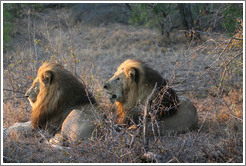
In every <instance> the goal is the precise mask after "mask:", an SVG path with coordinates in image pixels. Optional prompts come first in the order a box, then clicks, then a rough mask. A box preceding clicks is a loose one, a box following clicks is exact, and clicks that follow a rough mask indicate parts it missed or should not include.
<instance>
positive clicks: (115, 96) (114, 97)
mask: <svg viewBox="0 0 246 166" xmlns="http://www.w3.org/2000/svg"><path fill="white" fill-rule="evenodd" d="M116 98H117V95H115V94H113V95H112V96H111V97H110V101H111V103H114V102H115V101H116Z"/></svg>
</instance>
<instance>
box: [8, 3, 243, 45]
mask: <svg viewBox="0 0 246 166" xmlns="http://www.w3.org/2000/svg"><path fill="white" fill-rule="evenodd" d="M73 5H74V4H28V3H25V4H23V3H22V4H20V3H8V4H6V3H5V4H4V6H3V25H4V28H3V38H4V50H5V49H6V48H7V45H8V44H7V43H8V42H10V41H11V39H12V38H13V37H14V35H15V28H17V27H15V22H16V20H17V19H18V18H22V17H24V16H25V15H26V14H28V12H29V14H31V13H33V12H32V11H41V10H44V9H45V8H47V7H54V6H56V7H57V6H58V7H72V6H73ZM96 5H98V4H90V6H92V7H93V6H96ZM125 5H126V6H127V8H128V9H129V17H128V23H129V24H135V25H139V26H147V27H150V28H156V29H158V30H159V32H160V34H161V35H162V38H163V41H168V40H170V39H169V38H170V33H171V32H172V31H173V30H174V29H183V30H185V33H187V32H190V31H193V32H196V36H195V37H197V38H199V32H220V33H226V34H227V35H228V36H232V35H233V34H234V31H235V29H236V27H237V26H238V19H242V16H243V4H239V3H192V4H181V3H179V4H176V3H171V4H169V3H160V4H151V3H148V4H147V3H141V4H125ZM27 11H28V12H27ZM115 19H118V18H115Z"/></svg>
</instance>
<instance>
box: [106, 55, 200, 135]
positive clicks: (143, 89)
mask: <svg viewBox="0 0 246 166" xmlns="http://www.w3.org/2000/svg"><path fill="white" fill-rule="evenodd" d="M154 87H156V89H155V92H154V94H153V95H152V97H151V100H152V111H153V113H154V115H155V116H156V118H157V119H158V120H159V122H161V125H160V128H161V129H163V130H168V131H178V132H181V131H185V130H186V129H191V128H193V127H195V126H196V125H197V121H198V116H197V111H196V108H195V107H194V105H193V104H192V103H191V102H190V101H189V100H188V99H186V98H184V97H178V96H177V95H176V93H175V91H174V90H173V89H172V88H170V87H169V86H168V83H167V80H165V79H164V78H162V76H161V75H160V74H159V73H158V72H157V71H155V70H153V69H151V68H150V67H149V66H148V65H147V64H145V63H143V62H141V61H138V60H131V59H128V60H126V61H125V62H123V63H122V64H121V65H120V66H119V67H118V70H117V71H116V72H115V73H114V76H113V77H112V78H111V79H110V80H108V81H107V82H106V83H105V85H104V89H105V90H106V92H107V93H108V94H110V95H111V97H110V100H111V102H112V103H114V102H115V103H116V107H117V111H116V116H117V118H116V122H117V123H120V124H123V123H129V120H130V119H133V121H137V120H138V118H139V114H140V113H139V111H137V110H135V109H134V107H135V106H137V105H138V104H145V102H146V100H147V98H148V97H149V95H150V94H151V92H152V91H153V89H154Z"/></svg>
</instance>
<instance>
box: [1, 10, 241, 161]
mask: <svg viewBox="0 0 246 166" xmlns="http://www.w3.org/2000/svg"><path fill="white" fill-rule="evenodd" d="M69 14H70V13H69V10H66V9H64V8H61V9H46V10H44V11H42V12H41V13H32V12H30V11H27V13H26V17H24V18H23V19H22V20H19V22H17V23H16V24H17V25H18V27H19V28H18V30H17V33H16V36H15V38H14V41H12V43H11V45H12V46H13V48H14V49H12V51H11V50H7V51H6V53H4V55H3V68H4V71H3V88H4V89H3V97H4V98H3V127H4V128H7V127H9V126H11V125H13V124H14V123H16V122H26V121H28V120H29V115H30V111H31V107H30V106H29V103H28V101H27V100H26V98H25V97H24V93H25V91H26V90H27V89H28V88H29V86H30V85H31V83H32V80H33V78H35V77H36V72H37V68H38V67H39V66H40V65H41V64H42V62H43V61H52V62H59V63H61V64H63V65H64V66H65V68H66V69H68V70H70V71H72V72H73V73H75V74H76V75H77V76H79V77H80V78H82V79H83V80H84V81H85V83H86V84H87V85H88V88H89V89H90V90H91V91H92V92H93V94H94V96H95V98H96V99H97V101H98V102H99V103H101V105H102V110H101V112H100V113H103V114H105V115H106V119H104V120H103V121H102V123H100V125H99V126H98V132H97V133H95V136H94V137H93V138H91V140H89V141H88V142H83V143H81V144H79V145H70V146H64V147H63V149H60V148H54V147H52V146H51V145H49V144H47V143H45V141H46V140H47V138H48V136H47V134H46V133H45V132H44V131H39V132H37V133H34V134H33V136H26V135H20V136H5V137H4V142H3V156H4V162H14V163H18V162H20V163H23V162H24V163H43V162H45V163H46V162H49V163H53V162H56V163H57V162H59V163H60V162H66V163H77V162H79V163H84V162H93V163H111V162H117V163H118V162H124V163H136V162H199V163H208V162H219V163H225V162H233V163H234V162H235V163H240V162H243V45H242V40H238V39H235V38H227V37H225V35H223V34H221V35H209V34H201V35H202V39H203V41H200V42H199V43H197V42H195V41H194V42H191V43H188V42H186V39H185V35H184V34H183V33H182V32H178V31H177V32H175V33H173V34H171V35H172V36H171V39H172V44H170V43H169V44H166V43H161V42H160V37H159V34H158V33H157V32H156V31H155V30H151V29H146V28H142V27H135V26H131V25H126V24H118V23H110V22H109V23H108V19H106V20H105V22H106V23H105V24H100V26H95V25H90V24H86V23H85V22H82V23H81V22H79V23H78V24H72V23H70V22H71V21H70V18H69ZM98 19H102V18H101V17H99V18H98ZM240 33H242V31H240V32H237V35H238V34H240ZM235 37H236V38H242V36H235ZM127 58H133V59H141V60H143V61H146V62H148V64H149V65H150V66H151V67H153V68H154V69H156V70H158V71H159V72H160V73H161V74H162V75H163V77H165V78H167V79H169V80H170V81H171V85H172V87H173V88H174V89H175V90H176V91H177V93H178V95H182V96H186V97H187V98H189V99H190V100H191V101H192V102H193V103H194V104H195V106H196V108H197V110H198V115H199V127H198V129H197V130H195V131H189V132H187V133H179V134H171V135H167V136H161V137H158V136H157V135H156V136H152V137H151V138H150V144H149V146H148V150H149V152H152V153H148V154H149V156H151V155H152V157H151V158H150V160H148V159H147V158H148V157H143V154H144V153H145V150H146V149H145V148H144V146H143V141H142V139H143V138H142V129H141V130H137V129H133V130H127V129H124V128H122V130H121V131H120V132H117V131H115V129H114V127H113V125H112V116H111V112H110V110H111V106H112V105H111V104H110V101H109V100H108V96H107V95H106V94H105V92H104V91H103V88H102V85H103V82H104V81H106V80H107V79H109V78H110V77H111V76H112V74H113V73H114V71H116V68H117V66H118V65H119V64H120V63H121V62H123V61H124V60H125V59H127ZM135 136H136V137H135ZM133 137H134V140H133V143H132V144H131V143H130V141H131V139H132V138H133ZM154 158H155V160H154V161H153V159H154Z"/></svg>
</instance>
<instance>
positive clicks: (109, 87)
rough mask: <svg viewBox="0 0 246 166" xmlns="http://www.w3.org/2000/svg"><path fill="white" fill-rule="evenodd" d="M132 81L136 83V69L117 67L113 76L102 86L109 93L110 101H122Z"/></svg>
mask: <svg viewBox="0 0 246 166" xmlns="http://www.w3.org/2000/svg"><path fill="white" fill-rule="evenodd" d="M133 83H136V69H134V68H127V69H126V68H119V69H118V71H117V72H116V73H115V74H114V76H113V77H112V78H111V79H110V80H108V81H107V82H106V83H105V84H104V86H103V88H104V89H105V90H106V92H107V93H108V94H110V95H111V97H110V101H111V102H112V103H114V102H115V101H118V102H121V103H123V102H124V100H125V97H126V96H127V95H128V92H129V91H130V90H131V88H130V86H131V85H132V84H133Z"/></svg>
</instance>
